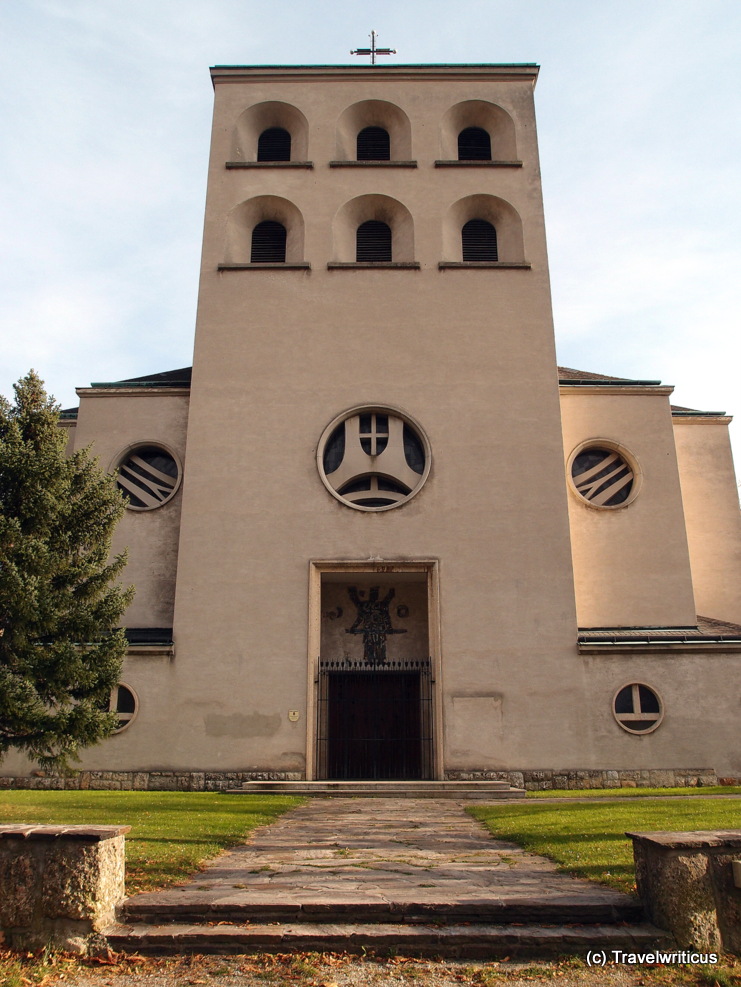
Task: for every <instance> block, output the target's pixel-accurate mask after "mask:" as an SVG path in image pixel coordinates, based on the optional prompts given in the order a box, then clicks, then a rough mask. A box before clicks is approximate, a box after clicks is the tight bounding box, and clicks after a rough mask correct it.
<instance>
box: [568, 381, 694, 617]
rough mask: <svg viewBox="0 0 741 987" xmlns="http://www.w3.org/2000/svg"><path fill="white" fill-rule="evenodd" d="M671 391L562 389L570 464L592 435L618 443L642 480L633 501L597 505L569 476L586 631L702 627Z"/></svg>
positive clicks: (574, 550) (574, 548)
mask: <svg viewBox="0 0 741 987" xmlns="http://www.w3.org/2000/svg"><path fill="white" fill-rule="evenodd" d="M670 392H671V388H659V387H635V388H632V389H631V388H629V387H615V388H612V387H611V388H605V387H599V388H589V387H584V386H579V387H568V386H563V387H562V388H561V414H562V416H563V435H564V454H565V458H566V462H567V463H568V460H569V457H570V456H571V454H572V453H573V451H574V450H575V449H576V448H577V447H579V446H580V445H581V444H582V443H585V442H587V441H589V442H590V443H591V441H593V442H594V444H595V445H597V446H599V445H600V442H605V441H607V442H612V443H616V444H619V445H620V446H621V447H622V448H623V449H624V450H625V451H626V452H627V454H628V455H629V456H630V459H631V461H632V465H633V466H634V468H635V471H636V475H637V476H638V478H639V482H640V491H639V493H638V495H637V496H636V497H635V499H633V500H632V501H631V502H628V503H626V505H625V506H623V507H618V508H595V507H592V506H591V505H590V504H588V503H587V502H586V501H585V500H584V499H583V498H582V497H581V496H579V494H577V493H576V491H575V490H574V489H573V488H572V486H571V484H570V483H568V481H567V486H568V488H569V498H568V501H569V520H570V525H571V546H572V554H573V560H574V580H575V587H576V602H577V613H578V618H579V626H580V627H622V626H638V627H640V626H649V627H651V626H654V627H655V626H670V627H674V626H679V627H682V626H692V625H694V624H695V623H696V611H695V604H694V597H693V593H692V578H691V573H690V564H689V553H688V549H687V540H686V537H685V532H684V514H683V510H682V496H681V491H680V487H679V474H678V469H677V458H676V453H675V449H674V434H673V430H672V420H671V412H670V408H669V400H668V394H669V393H670Z"/></svg>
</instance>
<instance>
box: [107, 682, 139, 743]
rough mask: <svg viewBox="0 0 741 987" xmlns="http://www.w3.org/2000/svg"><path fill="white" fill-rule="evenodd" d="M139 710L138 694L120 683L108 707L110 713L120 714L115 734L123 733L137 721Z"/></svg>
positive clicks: (113, 691) (113, 692) (114, 690)
mask: <svg viewBox="0 0 741 987" xmlns="http://www.w3.org/2000/svg"><path fill="white" fill-rule="evenodd" d="M138 709H139V701H138V700H137V698H136V693H135V692H134V691H133V690H132V689H130V688H129V687H128V686H127V685H123V684H122V683H119V684H118V685H117V686H116V688H115V689H113V690H112V692H111V698H110V702H109V706H108V710H109V712H111V713H117V714H118V726H117V727H116V728H115V730H114V731H113V732H114V733H121V731H122V730H125V729H126V727H128V726H129V725H130V724H131V722H132V720H134V719H135V717H136V714H137V711H138Z"/></svg>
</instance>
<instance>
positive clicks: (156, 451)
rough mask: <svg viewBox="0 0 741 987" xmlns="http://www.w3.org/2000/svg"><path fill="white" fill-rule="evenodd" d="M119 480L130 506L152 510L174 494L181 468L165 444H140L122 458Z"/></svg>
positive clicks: (142, 509) (140, 509) (136, 508)
mask: <svg viewBox="0 0 741 987" xmlns="http://www.w3.org/2000/svg"><path fill="white" fill-rule="evenodd" d="M116 482H117V483H118V486H119V489H120V490H121V491H123V493H124V494H125V495H126V498H127V500H128V502H129V503H128V506H129V507H130V508H132V509H133V510H135V511H150V510H152V508H154V507H159V506H160V505H161V504H165V503H166V502H167V501H168V500H169V499H170V498H171V497H172V496H173V494H174V493H175V491H176V490H177V488H178V486H179V484H180V470H179V469H178V464H177V463H176V461H175V457H174V456H172V455H171V454H170V453H169V452H167V450H166V449H163V448H162V447H161V446H152V445H148V446H137V447H136V448H135V449H132V450H131V451H130V452H128V453H127V454H126V455H125V457H124V459H123V460H122V461H121V463H120V465H119V467H118V477H117V479H116Z"/></svg>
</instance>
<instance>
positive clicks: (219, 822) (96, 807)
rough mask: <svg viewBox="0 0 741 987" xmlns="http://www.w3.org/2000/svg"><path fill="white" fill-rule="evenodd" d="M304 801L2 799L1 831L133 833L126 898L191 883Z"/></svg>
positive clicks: (68, 795)
mask: <svg viewBox="0 0 741 987" xmlns="http://www.w3.org/2000/svg"><path fill="white" fill-rule="evenodd" d="M300 801H301V800H300V799H296V798H290V797H286V796H265V797H263V796H260V795H238V796H236V795H223V794H221V793H219V792H90V791H87V792H79V791H77V792H73V791H70V792H39V791H12V792H11V791H3V792H0V823H79V824H88V825H92V824H98V825H110V824H120V825H128V826H131V832H130V833H128V835H127V836H126V892H127V894H135V893H136V892H137V891H151V890H153V889H154V888H162V887H166V886H167V885H168V884H175V883H177V882H178V881H183V880H185V879H186V878H187V877H188V876H189V875H190V874H193V873H194V872H195V871H197V870H198V869H199V867H200V866H201V865H202V864H203V862H204V861H205V860H208V859H209V858H210V857H215V856H216V855H217V854H218V853H220V852H221V851H222V850H224V849H225V848H226V847H231V846H235V845H237V844H238V843H242V842H243V841H244V838H245V836H246V835H247V834H249V833H251V832H252V830H253V829H255V828H256V827H257V826H263V825H265V824H266V823H270V822H272V821H273V820H274V819H276V818H277V817H278V816H280V815H281V814H282V813H283V812H285V811H286V810H287V809H290V808H292V807H293V806H294V805H297V804H299V802H300Z"/></svg>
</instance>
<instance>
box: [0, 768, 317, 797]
mask: <svg viewBox="0 0 741 987" xmlns="http://www.w3.org/2000/svg"><path fill="white" fill-rule="evenodd" d="M245 781H303V775H302V773H301V772H298V771H79V772H78V773H77V774H75V775H72V776H71V777H69V778H64V777H61V776H59V775H52V774H48V775H46V774H42V773H41V772H38V773H35V774H33V775H24V776H17V777H8V776H5V777H0V789H11V788H36V789H40V790H42V791H49V790H54V789H60V790H61V789H72V790H83V791H86V790H89V791H114V790H118V791H141V792H146V791H149V792H222V791H225V790H226V789H227V788H241V786H242V785H243V783H244V782H245Z"/></svg>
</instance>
